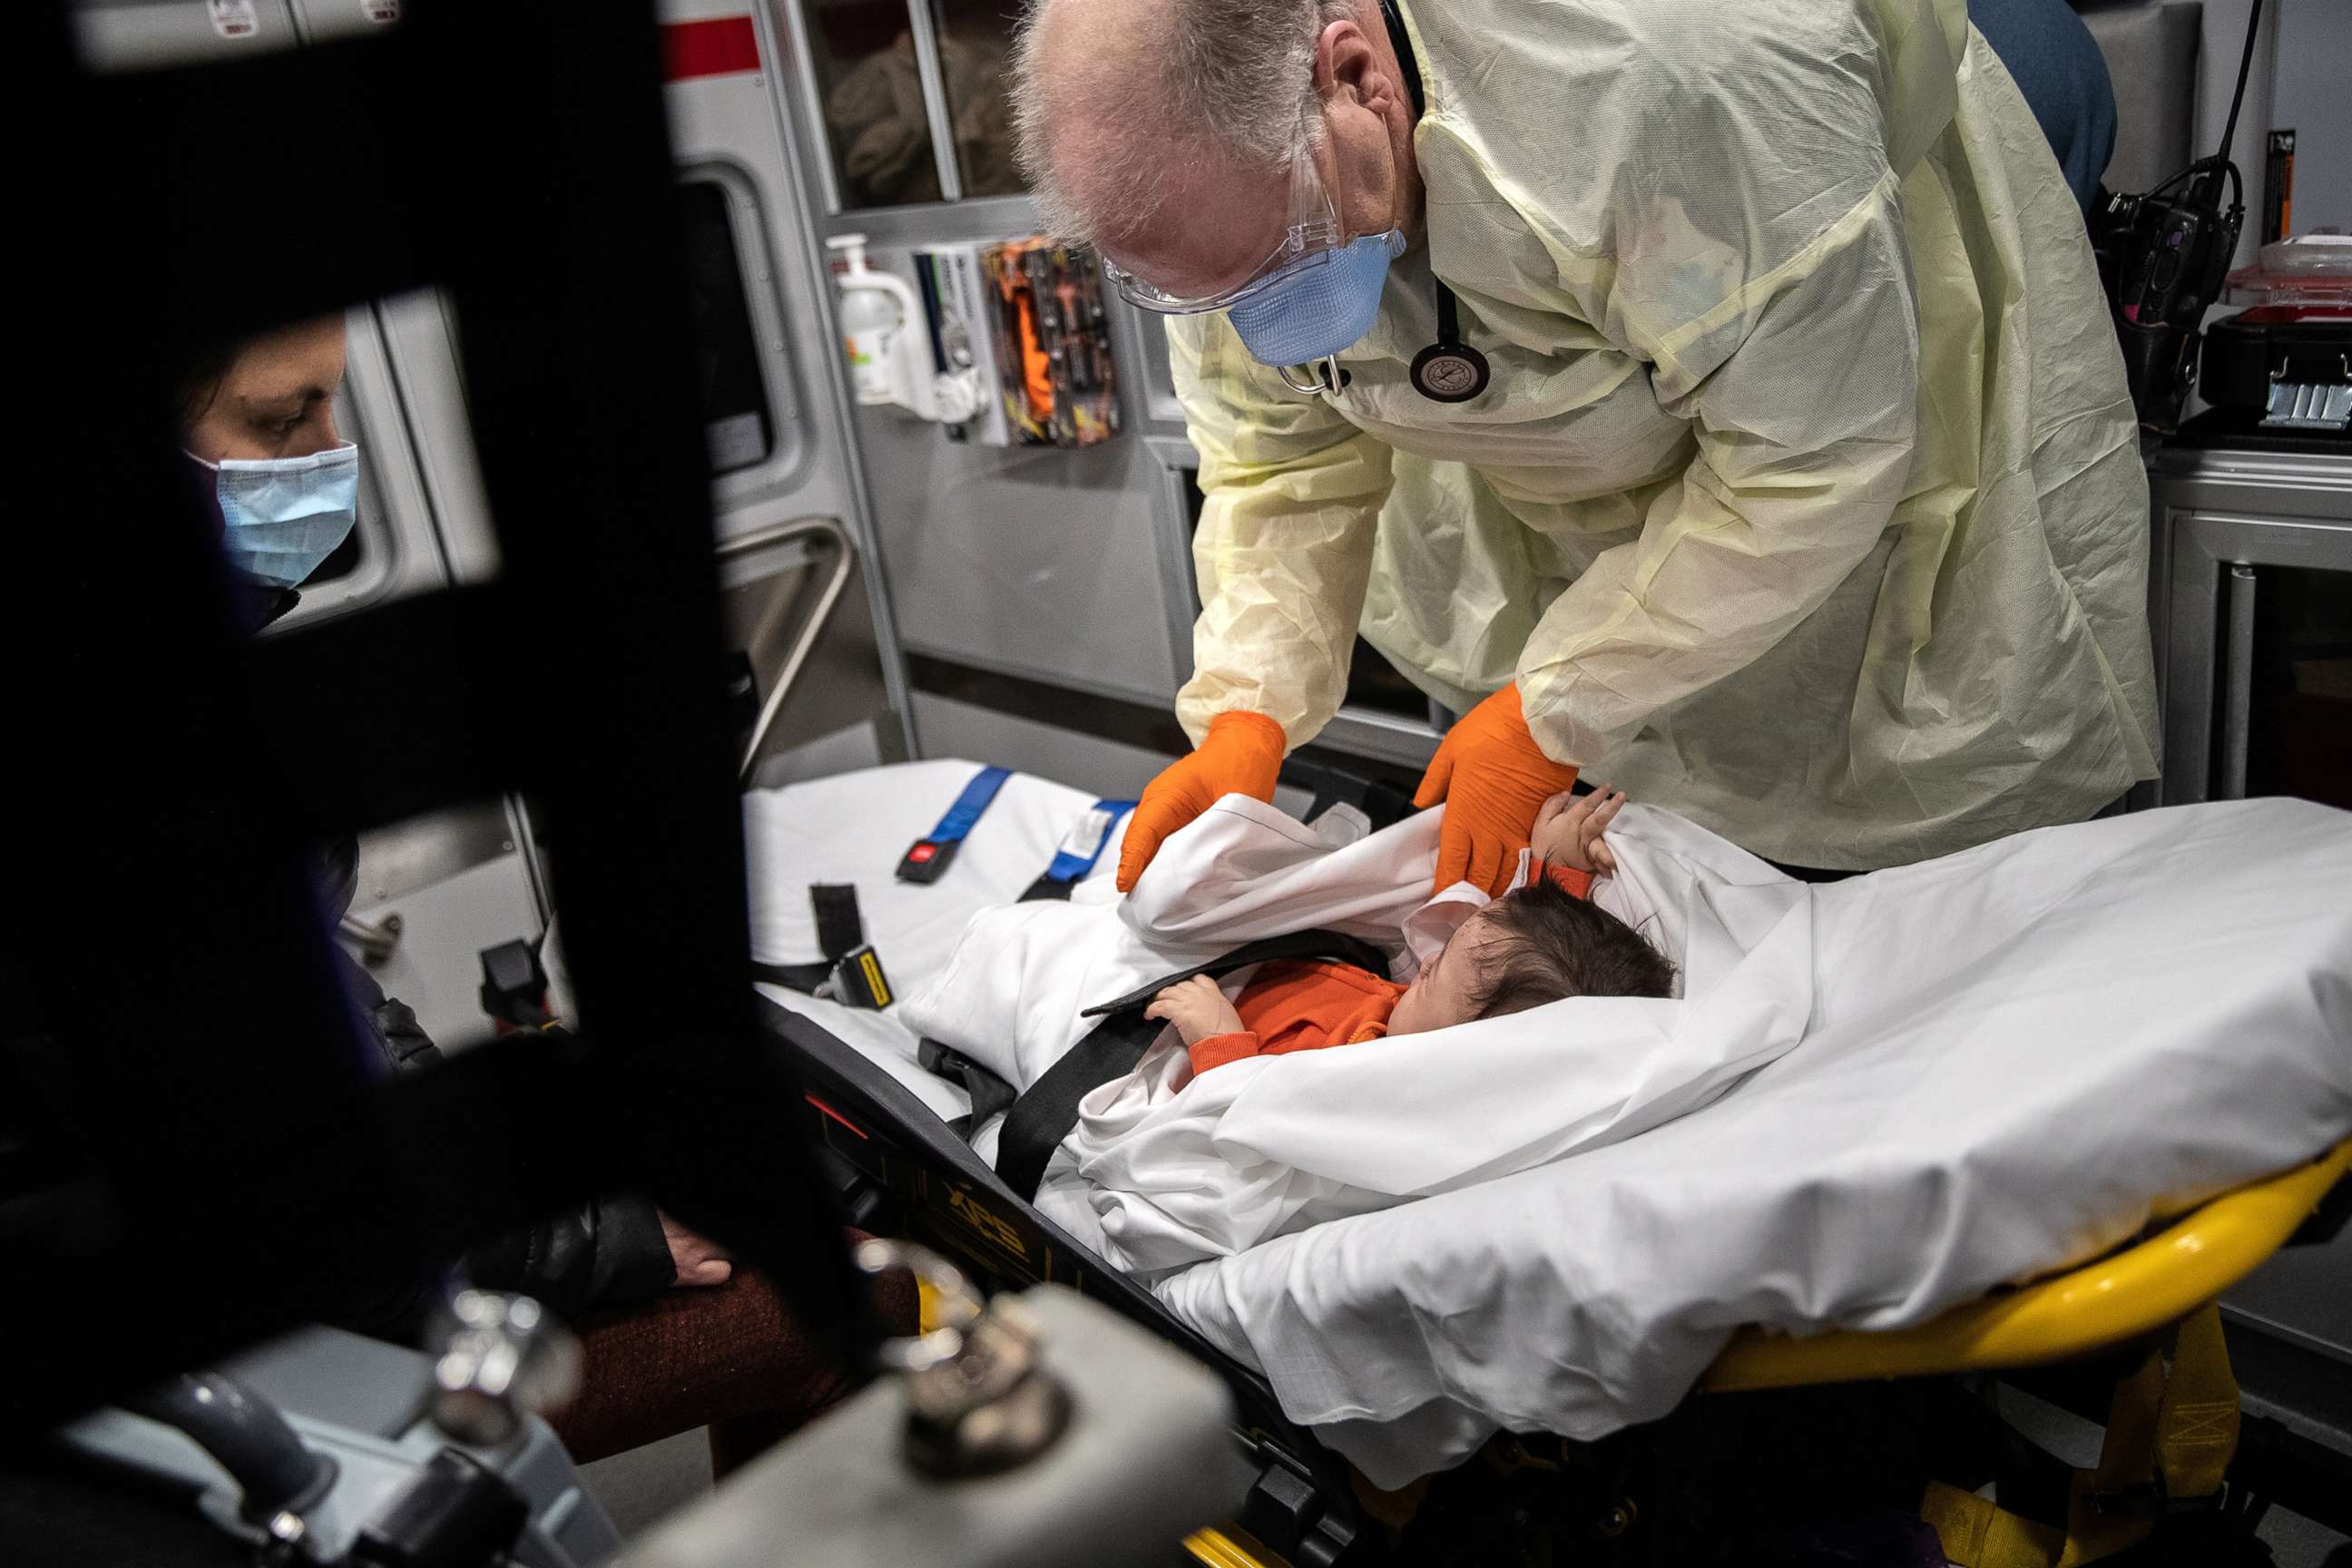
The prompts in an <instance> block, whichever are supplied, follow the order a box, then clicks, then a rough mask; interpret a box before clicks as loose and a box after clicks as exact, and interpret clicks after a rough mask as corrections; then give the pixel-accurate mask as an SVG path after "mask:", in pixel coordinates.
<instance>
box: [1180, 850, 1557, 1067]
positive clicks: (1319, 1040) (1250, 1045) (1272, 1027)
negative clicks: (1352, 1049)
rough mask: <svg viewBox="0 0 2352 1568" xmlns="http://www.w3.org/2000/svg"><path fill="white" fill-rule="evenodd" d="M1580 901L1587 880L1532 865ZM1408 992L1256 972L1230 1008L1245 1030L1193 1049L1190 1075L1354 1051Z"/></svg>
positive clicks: (1336, 973) (1361, 981)
mask: <svg viewBox="0 0 2352 1568" xmlns="http://www.w3.org/2000/svg"><path fill="white" fill-rule="evenodd" d="M1536 871H1537V874H1538V875H1539V876H1548V877H1549V878H1550V879H1552V880H1553V881H1555V882H1557V883H1559V885H1560V886H1561V887H1562V888H1564V889H1567V890H1568V891H1569V892H1570V893H1571V894H1573V895H1574V896H1576V897H1577V898H1580V899H1581V898H1587V897H1590V896H1591V890H1592V879H1591V877H1589V876H1587V875H1585V873H1583V872H1581V871H1574V870H1570V868H1567V867H1565V866H1546V865H1545V864H1544V863H1543V862H1541V861H1538V862H1537V863H1536ZM1406 989H1407V987H1406V986H1404V985H1402V984H1399V983H1398V982H1396V981H1394V980H1391V979H1389V978H1388V977H1386V976H1385V975H1380V974H1375V973H1372V972H1371V971H1370V970H1369V969H1359V968H1357V967H1356V966H1355V965H1354V964H1352V963H1323V962H1318V963H1291V962H1285V963H1268V964H1264V965H1261V966H1260V968H1259V969H1258V972H1257V973H1256V975H1255V977H1254V978H1253V979H1252V980H1251V981H1250V983H1249V984H1248V985H1246V986H1244V988H1243V990H1242V994H1241V995H1240V996H1239V997H1238V998H1236V999H1235V1000H1234V1012H1236V1013H1239V1014H1240V1015H1241V1016H1242V1026H1241V1028H1240V1029H1239V1030H1238V1031H1236V1032H1235V1033H1233V1034H1230V1035H1212V1036H1210V1037H1208V1038H1207V1039H1205V1040H1202V1042H1201V1043H1200V1044H1198V1045H1196V1046H1193V1047H1191V1052H1192V1070H1193V1071H1194V1072H1196V1073H1203V1072H1207V1071H1208V1070H1209V1069H1210V1068H1220V1067H1223V1066H1224V1065H1225V1064H1226V1063H1227V1062H1237V1061H1239V1060H1241V1059H1242V1058H1244V1057H1278V1056H1284V1055H1286V1054H1288V1053H1289V1052H1291V1051H1319V1050H1321V1049H1323V1047H1326V1046H1352V1045H1355V1044H1357V1043H1358V1042H1360V1041H1363V1040H1377V1039H1379V1038H1380V1037H1381V1036H1383V1035H1385V1034H1387V1033H1388V1032H1389V1015H1390V1014H1391V1013H1393V1012H1395V1011H1396V1005H1397V998H1398V997H1400V996H1402V995H1403V994H1405V991H1406Z"/></svg>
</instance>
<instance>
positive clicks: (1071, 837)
mask: <svg viewBox="0 0 2352 1568" xmlns="http://www.w3.org/2000/svg"><path fill="white" fill-rule="evenodd" d="M1111 821H1112V817H1111V815H1110V813H1109V812H1108V811H1105V810H1104V809H1103V808H1102V807H1101V806H1098V805H1097V806H1089V807H1088V808H1087V814H1086V816H1082V817H1080V818H1079V819H1078V825H1077V826H1076V827H1073V828H1072V829H1070V831H1069V834H1068V836H1067V837H1065V838H1064V839H1063V840H1062V850H1061V852H1062V853H1063V854H1065V855H1075V856H1076V857H1078V858H1080V859H1084V858H1087V856H1089V855H1095V854H1099V853H1100V852H1101V850H1102V846H1103V840H1104V839H1106V838H1108V837H1110V825H1111Z"/></svg>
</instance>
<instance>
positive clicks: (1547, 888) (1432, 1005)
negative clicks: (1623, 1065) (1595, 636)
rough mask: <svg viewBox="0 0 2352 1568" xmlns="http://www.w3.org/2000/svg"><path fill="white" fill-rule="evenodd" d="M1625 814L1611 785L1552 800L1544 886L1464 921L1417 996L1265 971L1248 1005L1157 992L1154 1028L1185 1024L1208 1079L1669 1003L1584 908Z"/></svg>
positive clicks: (1185, 985) (1365, 983) (1631, 941)
mask: <svg viewBox="0 0 2352 1568" xmlns="http://www.w3.org/2000/svg"><path fill="white" fill-rule="evenodd" d="M1624 804H1625V796H1624V795H1623V793H1622V791H1620V792H1616V793H1612V792H1611V791H1610V789H1609V788H1608V787H1607V786H1606V785H1604V786H1602V787H1601V789H1599V790H1597V791H1595V792H1594V793H1592V794H1591V795H1585V796H1583V797H1582V798H1577V797H1575V796H1572V795H1566V794H1561V795H1554V796H1552V797H1551V799H1549V800H1548V801H1546V802H1545V803H1544V807H1543V811H1542V813H1541V814H1540V815H1539V816H1538V817H1537V818H1536V826H1535V832H1534V834H1533V836H1532V837H1533V847H1534V849H1535V853H1536V858H1538V860H1539V861H1541V862H1542V864H1541V866H1539V867H1538V873H1539V874H1538V875H1537V876H1536V877H1534V878H1533V879H1530V880H1529V882H1528V885H1527V886H1526V887H1524V888H1521V889H1518V890H1517V891H1516V892H1512V893H1506V894H1505V895H1504V896H1503V897H1501V898H1499V899H1496V900H1495V901H1494V902H1492V903H1490V904H1488V905H1487V906H1486V908H1485V909H1483V910H1479V911H1478V912H1477V913H1476V914H1475V915H1473V916H1471V917H1470V918H1469V919H1468V920H1466V921H1464V922H1463V923H1462V925H1461V927H1460V928H1459V929H1457V930H1456V931H1454V935H1453V938H1452V939H1451V940H1450V941H1448V942H1446V944H1445V946H1444V948H1443V949H1441V950H1440V951H1439V952H1438V954H1437V956H1436V957H1435V958H1433V959H1431V960H1430V961H1429V963H1425V964H1423V966H1422V971H1421V974H1420V977H1419V978H1418V979H1416V980H1414V981H1413V983H1412V984H1410V985H1400V984H1397V983H1396V982H1395V981H1393V980H1391V979H1389V978H1388V977H1387V976H1385V975H1381V974H1375V973H1372V972H1371V971H1370V970H1369V969H1359V968H1358V967H1356V966H1355V965H1354V964H1351V963H1268V964H1265V965H1263V966H1261V967H1260V968H1259V970H1258V972H1257V973H1256V974H1255V976H1254V977H1253V978H1252V979H1251V981H1250V983H1249V984H1248V985H1247V986H1246V987H1244V990H1243V991H1242V994H1241V996H1240V999H1239V1000H1238V1001H1237V1002H1228V1001H1226V1000H1225V997H1224V994H1223V992H1222V991H1220V990H1218V989H1217V983H1216V982H1215V981H1213V980H1212V979H1210V978H1209V977H1208V976H1206V975H1196V976H1194V977H1193V978H1192V979H1191V980H1187V981H1184V982H1182V983H1181V984H1176V985H1171V986H1170V987H1168V989H1166V990H1165V991H1162V992H1161V993H1160V994H1159V995H1158V996H1156V997H1154V998H1153V999H1152V1002H1151V1005H1150V1007H1148V1008H1146V1009H1145V1010H1144V1016H1145V1017H1147V1018H1160V1019H1164V1020H1166V1021H1167V1022H1169V1023H1171V1024H1173V1025H1175V1026H1176V1029H1177V1032H1178V1033H1179V1034H1181V1036H1182V1037H1184V1045H1185V1047H1186V1048H1187V1050H1188V1051H1189V1052H1190V1053H1191V1055H1192V1070H1193V1071H1194V1072H1196V1073H1202V1072H1207V1071H1209V1070H1210V1069H1211V1068H1219V1067H1223V1065H1224V1064H1225V1063H1227V1062H1231V1061H1239V1060H1240V1059H1241V1058H1244V1057H1255V1056H1279V1055H1282V1054H1283V1053H1285V1052H1287V1051H1311V1050H1319V1049H1321V1048H1322V1047H1326V1046H1346V1045H1354V1044H1356V1043H1358V1042H1359V1041H1362V1040H1373V1039H1379V1038H1380V1037H1382V1036H1384V1035H1417V1034H1423V1033H1426V1032H1427V1031H1429V1030H1431V1029H1444V1028H1450V1027H1451V1026H1454V1025H1455V1024H1466V1023H1469V1022H1471V1021H1472V1020H1474V1019H1478V1018H1497V1017H1501V1016H1503V1015H1505V1014H1507V1013H1518V1012H1523V1011H1525V1010H1526V1009H1528V1008H1529V1007H1536V1006H1540V1005H1543V1004H1544V1003H1546V1002H1557V1001H1559V999H1560V998H1561V997H1563V996H1665V995H1669V994H1672V991H1673V986H1674V977H1675V972H1674V965H1672V964H1671V963H1667V962H1666V960H1665V958H1664V955H1663V954H1661V953H1660V952H1658V950H1657V949H1655V948H1654V947H1652V946H1651V945H1650V944H1649V943H1648V942H1644V941H1643V940H1642V938H1641V936H1640V935H1639V934H1638V933H1636V932H1635V931H1633V928H1632V927H1631V926H1628V925H1627V924H1625V922H1624V921H1621V920H1619V919H1618V918H1617V917H1616V916H1614V915H1612V914H1610V913H1608V912H1607V911H1606V910H1601V909H1598V908H1596V907H1594V906H1593V905H1592V904H1591V903H1589V902H1587V901H1586V900H1585V898H1584V894H1585V893H1586V892H1587V891H1588V890H1589V889H1591V883H1592V879H1593V878H1594V877H1595V876H1604V877H1605V876H1608V875H1610V874H1611V873H1612V872H1614V871H1615V870H1616V868H1617V861H1616V858H1615V857H1614V856H1613V855H1612V854H1611V853H1610V850H1609V845H1608V843H1607V841H1606V840H1605V839H1604V838H1602V837H1601V834H1602V831H1603V830H1604V829H1605V828H1607V827H1608V826H1609V822H1610V819H1611V818H1612V817H1614V816H1616V815H1617V808H1618V807H1619V806H1621V805H1624Z"/></svg>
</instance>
